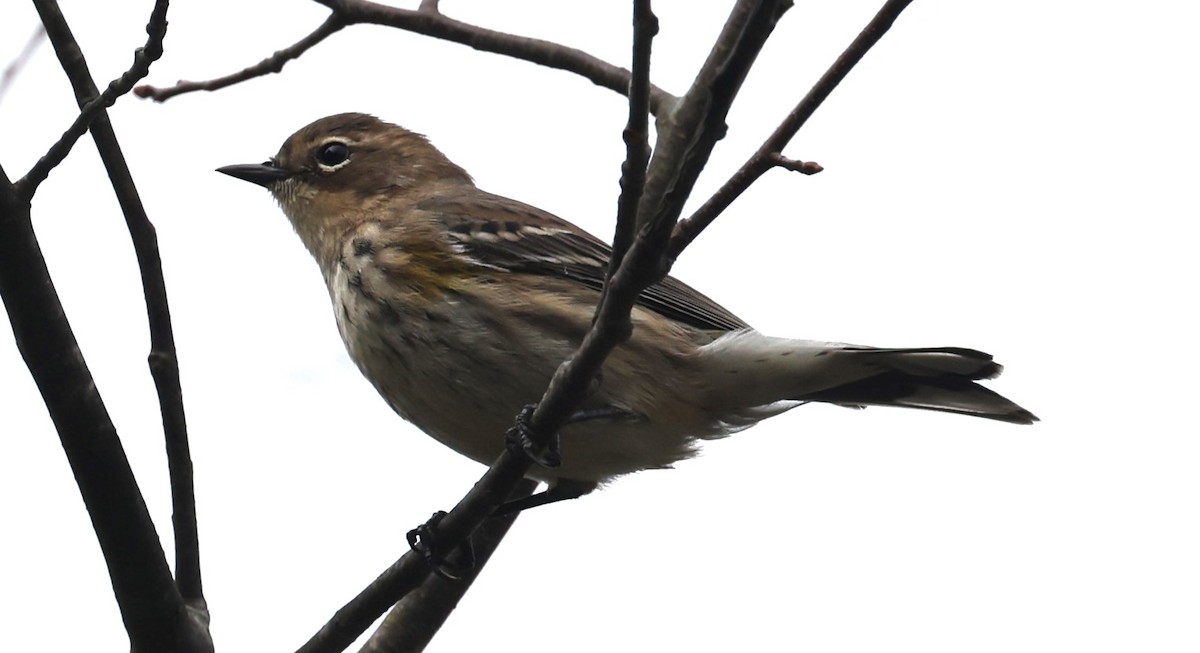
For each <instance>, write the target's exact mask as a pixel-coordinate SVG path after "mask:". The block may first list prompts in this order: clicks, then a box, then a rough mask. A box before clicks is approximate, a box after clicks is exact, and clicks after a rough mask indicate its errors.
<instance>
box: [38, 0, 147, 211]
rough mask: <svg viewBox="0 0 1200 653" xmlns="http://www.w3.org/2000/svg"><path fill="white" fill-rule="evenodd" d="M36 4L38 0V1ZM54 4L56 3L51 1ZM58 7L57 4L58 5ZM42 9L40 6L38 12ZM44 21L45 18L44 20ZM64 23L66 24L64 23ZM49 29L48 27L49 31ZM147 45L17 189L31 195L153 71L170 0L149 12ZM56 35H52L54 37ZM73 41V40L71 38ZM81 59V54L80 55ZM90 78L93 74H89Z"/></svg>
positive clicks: (69, 128) (81, 111)
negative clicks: (97, 122) (106, 112)
mask: <svg viewBox="0 0 1200 653" xmlns="http://www.w3.org/2000/svg"><path fill="white" fill-rule="evenodd" d="M35 4H36V2H35ZM50 4H53V3H50ZM56 10H57V7H56ZM40 11H41V8H40V5H39V12H40ZM43 24H45V20H44V19H43ZM64 25H65V23H64ZM48 30H49V28H47V31H48ZM146 34H147V35H148V38H147V39H146V44H145V45H144V46H142V47H140V48H138V49H137V50H136V51H134V54H133V65H132V66H130V68H129V70H127V71H125V73H124V74H123V75H121V76H120V77H118V78H117V79H114V80H113V81H112V82H110V83H109V85H108V88H106V89H104V92H103V93H99V94H96V95H95V96H94V97H93V98H91V99H90V100H89V101H88V102H87V104H85V105H83V106H82V107H81V108H80V112H79V115H78V116H77V117H76V118H75V122H73V123H71V126H70V127H68V128H67V131H66V132H64V133H63V135H62V137H60V138H59V139H58V142H57V143H55V144H54V145H53V146H51V147H50V150H49V151H47V152H46V155H45V156H43V157H42V158H41V159H39V160H38V162H37V163H35V164H34V166H33V168H31V169H30V170H29V172H28V173H26V174H25V177H24V178H22V179H21V180H20V181H18V182H17V183H16V187H17V192H19V193H21V195H22V196H23V197H25V198H27V199H28V198H32V197H33V194H34V192H35V191H37V187H38V185H39V184H41V183H42V182H43V181H45V179H46V176H47V175H49V174H50V171H51V170H53V169H54V168H55V167H56V166H58V164H60V163H62V161H63V159H65V158H67V154H69V153H70V152H71V148H72V147H74V146H75V142H76V141H78V140H79V137H80V136H83V134H84V132H86V131H87V130H88V126H89V125H91V123H92V120H94V119H95V118H96V116H98V115H100V113H101V112H103V111H104V110H105V109H107V108H108V107H111V106H112V105H113V103H114V102H116V101H117V98H119V97H121V96H122V95H125V94H126V93H128V92H129V89H131V88H133V85H134V84H136V83H137V81H138V80H139V79H141V78H143V77H145V76H146V74H147V73H149V72H150V64H152V63H154V62H155V61H157V60H158V58H159V57H161V56H162V52H163V50H162V42H163V38H164V37H165V36H166V35H167V2H166V0H159V2H156V3H155V5H154V11H153V12H152V13H151V14H150V22H149V24H147V25H146ZM53 36H54V35H53V34H51V38H52V39H53ZM72 41H73V39H72ZM79 58H80V59H81V60H82V55H81V56H80V57H79ZM88 79H89V80H90V79H91V77H90V76H89V77H88Z"/></svg>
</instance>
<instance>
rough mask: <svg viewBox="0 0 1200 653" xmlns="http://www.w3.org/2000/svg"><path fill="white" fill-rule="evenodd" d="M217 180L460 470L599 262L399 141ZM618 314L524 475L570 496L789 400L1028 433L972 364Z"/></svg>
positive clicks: (360, 125)
mask: <svg viewBox="0 0 1200 653" xmlns="http://www.w3.org/2000/svg"><path fill="white" fill-rule="evenodd" d="M220 171H221V172H224V173H226V174H229V175H232V176H234V177H237V178H239V179H243V180H246V181H250V182H253V183H256V184H259V185H261V186H265V187H266V188H267V189H269V190H270V191H271V194H272V195H274V196H275V198H276V199H277V200H278V201H279V204H280V205H281V206H282V207H283V212H284V213H286V214H287V217H288V219H290V220H291V222H292V225H293V226H294V227H295V228H296V232H297V233H298V234H299V235H300V239H301V240H302V241H303V242H304V245H305V247H307V248H308V251H309V252H311V253H312V255H313V257H314V258H316V259H317V264H318V265H319V266H320V267H321V272H322V274H324V276H325V283H326V284H327V285H328V287H329V295H330V297H331V299H332V300H333V310H334V314H335V315H336V317H337V324H338V329H339V331H340V332H341V334H342V339H343V340H344V341H345V343H346V349H347V350H349V352H350V357H351V358H353V359H354V362H355V363H357V364H358V367H359V369H361V370H362V372H363V374H365V375H366V377H367V378H368V379H369V380H370V381H371V383H372V384H374V386H375V388H376V389H377V390H379V393H380V394H381V395H383V398H384V399H386V400H387V402H388V403H389V404H390V405H391V406H392V408H393V409H395V411H396V412H397V413H399V414H400V415H401V416H402V417H404V418H405V419H407V420H409V421H411V422H413V423H414V424H416V425H417V426H418V427H420V428H421V429H422V430H423V431H425V432H426V433H428V434H429V435H431V436H433V437H434V438H436V439H437V440H439V441H440V442H442V443H443V444H445V445H447V446H449V447H450V448H452V449H454V450H455V451H457V452H459V453H461V454H463V455H465V456H467V457H469V458H472V459H474V460H477V461H479V462H482V463H484V464H487V463H490V462H491V461H492V460H494V459H495V457H496V456H497V455H498V454H499V452H500V450H501V448H502V447H503V446H504V437H503V434H504V433H505V431H506V429H507V428H508V427H509V426H510V425H511V424H512V420H513V416H514V415H515V414H516V413H517V412H518V410H520V409H521V407H522V406H524V405H527V404H529V403H531V402H535V401H537V400H538V399H539V398H540V397H541V395H542V392H543V391H544V390H545V388H546V385H547V384H548V383H549V381H550V377H551V376H552V375H553V374H554V371H555V369H556V368H557V367H558V365H559V363H561V362H562V361H563V359H565V358H566V357H567V356H569V355H570V354H571V353H572V352H573V351H574V350H575V348H576V347H577V346H578V345H579V343H580V341H581V340H582V338H583V335H584V334H585V333H586V332H587V330H588V328H589V326H590V324H591V320H592V312H593V310H594V308H595V305H596V303H597V301H598V299H599V295H600V288H601V284H602V282H603V279H604V273H605V270H606V266H607V263H608V258H609V248H608V246H607V245H605V244H604V243H603V242H601V241H600V240H598V239H597V238H595V237H594V236H592V235H591V234H588V233H586V232H584V231H583V230H581V229H580V228H578V227H576V226H575V225H573V224H571V223H569V222H566V221H564V220H562V219H560V218H558V217H555V216H553V215H551V214H549V213H546V212H545V211H542V210H540V209H537V208H534V207H532V206H529V205H527V204H522V203H521V202H517V201H514V200H510V199H507V198H504V197H499V196H497V195H492V194H491V193H487V192H484V191H482V190H479V189H478V188H476V187H475V185H474V183H473V182H472V181H471V177H470V176H468V175H467V173H466V172H465V171H464V170H463V169H462V168H460V167H458V166H457V165H455V164H454V163H452V162H451V161H450V160H449V159H447V158H446V157H445V156H444V155H443V154H442V153H441V152H439V151H438V150H437V149H436V148H434V147H433V145H431V144H430V143H429V141H427V140H426V139H425V138H424V137H423V136H421V135H419V134H415V133H413V132H410V131H408V130H406V129H403V128H401V127H398V126H396V125H392V124H389V123H386V122H383V121H381V120H379V119H377V118H374V117H372V116H368V115H364V114H359V113H345V114H339V115H335V116H329V117H327V118H322V119H320V120H318V121H316V122H314V123H312V124H310V125H308V126H307V127H304V128H303V129H301V130H300V131H298V132H296V133H295V134H293V135H292V136H291V137H290V138H288V139H287V141H286V142H285V143H284V144H283V147H282V148H281V149H280V150H279V153H278V154H276V155H275V157H274V158H272V159H271V160H269V161H267V162H265V163H262V164H253V165H235V166H228V167H225V168H221V169H220ZM632 317H633V323H634V330H633V335H632V337H630V339H629V340H628V341H626V342H625V343H623V344H621V345H620V346H618V347H617V348H616V349H615V350H614V351H613V352H612V354H611V355H610V356H609V358H608V360H607V361H606V362H605V364H604V367H603V369H602V371H601V374H600V376H599V377H598V379H597V381H596V383H595V384H594V389H593V391H592V393H591V395H590V396H589V398H588V399H587V401H586V402H585V403H584V405H583V407H582V408H581V409H580V412H579V414H578V415H577V417H576V418H574V419H573V420H572V422H571V423H569V424H568V425H567V426H565V427H564V428H563V429H562V432H561V447H562V464H561V465H560V466H558V467H555V468H543V467H534V468H532V470H531V472H530V476H531V477H533V478H536V479H539V480H543V481H548V482H550V483H551V484H552V485H553V484H560V483H561V484H563V485H571V486H573V487H574V488H575V491H576V492H578V493H583V492H586V491H588V490H590V489H592V488H595V487H596V486H597V485H598V484H599V483H603V482H605V481H607V480H610V479H612V478H614V477H616V476H620V475H622V474H628V473H630V472H636V471H638V470H642V469H650V468H660V467H668V466H670V465H671V464H672V463H674V462H676V461H679V460H682V459H684V458H688V457H690V456H692V455H693V454H694V453H695V451H696V445H697V442H698V441H699V440H704V439H711V438H718V437H721V436H724V435H727V434H729V433H731V432H734V431H737V430H740V429H743V428H746V427H748V426H751V425H753V424H754V423H756V422H758V421H759V420H761V419H764V418H767V417H771V416H773V415H778V414H779V413H782V412H784V411H786V410H789V409H791V408H793V407H796V406H798V405H800V404H803V403H806V402H809V401H824V402H829V403H834V404H840V405H844V406H854V407H861V406H867V405H886V406H907V407H912V408H925V409H930V410H938V411H945V412H950V413H961V414H964V415H974V416H977V417H987V418H991V419H997V420H1002V421H1006V422H1014V423H1018V424H1028V423H1031V422H1033V421H1035V420H1036V419H1037V418H1036V417H1034V416H1033V414H1032V413H1030V412H1029V411H1027V410H1025V409H1023V408H1021V407H1020V406H1018V405H1016V404H1014V403H1013V402H1011V401H1009V400H1008V399H1005V398H1004V397H1002V396H1000V395H998V394H996V393H994V392H992V391H991V390H988V389H986V388H984V387H982V386H980V385H979V384H977V383H975V381H976V380H979V379H986V378H991V377H993V376H995V375H997V374H999V373H1000V369H1001V368H1000V366H999V365H998V364H996V363H994V362H992V357H991V356H990V355H988V354H985V353H983V352H979V351H975V350H971V349H962V348H956V347H938V348H924V349H876V348H872V347H862V346H857V345H846V344H840V343H829V342H815V341H811V340H789V339H783V338H772V337H768V336H765V335H762V334H760V333H758V332H757V331H755V330H753V329H751V328H750V327H749V325H747V324H746V323H745V322H743V321H742V320H741V319H739V318H738V317H737V316H735V315H733V314H732V313H730V312H729V311H727V310H725V309H724V308H722V307H721V306H720V305H718V304H717V303H716V302H714V301H712V300H711V299H709V298H707V297H705V296H704V295H702V294H700V293H698V292H696V291H695V290H693V289H691V288H689V287H688V286H686V285H684V284H683V283H681V282H679V281H677V280H675V279H673V278H670V277H668V278H666V279H664V280H663V281H662V282H660V283H658V284H656V285H654V286H652V287H650V288H649V289H648V290H646V291H645V292H644V293H643V294H642V295H641V298H640V299H639V301H638V304H637V306H636V307H635V308H634V310H633V316H632Z"/></svg>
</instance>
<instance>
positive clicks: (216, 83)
mask: <svg viewBox="0 0 1200 653" xmlns="http://www.w3.org/2000/svg"><path fill="white" fill-rule="evenodd" d="M345 26H346V23H345V22H344V21H343V20H342V19H341V17H339V16H338V15H337V14H332V15H330V16H329V18H326V19H325V22H323V23H321V26H320V27H318V28H317V29H315V30H313V32H312V33H311V34H309V35H308V36H306V37H304V38H302V39H300V40H299V41H297V42H296V43H294V44H292V45H290V46H288V47H286V48H284V49H282V50H279V51H277V52H276V53H275V54H273V55H271V56H269V57H267V58H266V59H263V60H262V61H260V62H258V63H256V64H254V65H253V66H250V67H249V68H245V69H242V70H240V71H238V72H236V73H233V74H232V75H226V76H224V77H218V78H216V79H210V80H207V81H202V82H191V81H186V80H183V81H179V82H177V83H176V84H175V85H174V86H167V87H161V88H160V87H158V86H152V85H149V84H143V85H141V86H138V87H137V88H135V89H133V94H134V95H136V96H138V97H141V98H150V99H152V100H154V101H155V102H165V101H167V100H168V99H170V98H173V97H175V96H176V95H181V94H183V93H191V92H193V91H216V90H218V89H222V88H225V87H226V86H233V85H234V84H237V83H240V82H244V81H246V80H249V79H254V78H256V77H263V76H265V75H270V74H272V73H277V72H279V71H281V70H283V66H284V64H286V63H287V62H289V61H292V60H293V59H298V58H300V55H302V54H304V53H305V52H307V51H308V50H309V48H311V47H313V46H314V45H316V44H318V43H320V42H321V41H324V40H325V39H326V38H328V37H329V36H330V35H332V34H334V33H336V32H337V31H338V30H340V29H342V28H343V27H345Z"/></svg>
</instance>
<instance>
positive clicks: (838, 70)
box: [667, 0, 912, 260]
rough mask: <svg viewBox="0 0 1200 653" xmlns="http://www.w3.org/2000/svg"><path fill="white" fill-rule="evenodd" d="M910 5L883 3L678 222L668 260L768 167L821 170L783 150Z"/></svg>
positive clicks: (891, 0) (809, 171)
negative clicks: (782, 115) (705, 198)
mask: <svg viewBox="0 0 1200 653" xmlns="http://www.w3.org/2000/svg"><path fill="white" fill-rule="evenodd" d="M911 2H912V0H889V1H888V2H886V3H885V4H884V5H883V7H882V8H881V9H880V10H879V12H878V13H876V14H875V17H874V18H872V19H871V22H869V23H867V26H866V27H864V28H863V30H862V32H860V33H859V34H858V36H857V37H856V38H855V39H854V41H853V42H851V43H850V45H849V47H847V48H846V50H845V51H844V52H842V54H841V56H839V57H838V58H837V60H836V61H834V62H833V65H832V66H830V67H829V70H827V71H825V74H824V75H822V76H821V79H819V80H818V81H817V83H816V84H815V85H814V86H813V87H812V89H811V90H809V92H808V93H807V94H806V95H805V96H804V98H803V99H802V100H800V103H799V104H797V105H796V107H795V108H794V109H792V111H791V113H789V114H788V115H787V117H786V118H784V120H783V122H782V123H780V125H779V126H778V127H776V128H775V132H774V133H772V134H771V136H770V137H768V138H767V140H766V141H765V142H764V143H763V144H762V146H760V147H759V148H758V151H757V152H755V153H754V155H753V156H751V157H750V159H749V160H747V161H746V163H744V164H743V165H742V167H741V168H740V169H738V171H737V172H735V173H734V174H733V176H732V177H730V178H729V180H728V181H726V182H725V184H724V185H723V186H721V188H720V189H718V190H717V192H716V193H715V194H713V196H712V197H710V198H709V199H708V201H706V202H705V203H704V204H703V205H702V206H701V207H700V208H699V209H696V212H695V213H693V214H692V216H691V217H689V218H687V219H686V220H680V222H679V224H678V225H676V227H675V233H674V234H673V235H672V236H671V244H670V247H669V249H668V251H667V256H668V257H669V258H670V260H675V258H676V257H677V256H679V254H680V252H682V251H683V250H684V248H685V247H687V246H688V245H689V244H691V242H692V241H694V240H695V239H696V237H697V236H699V235H700V233H701V232H702V231H704V229H705V228H707V227H708V225H710V224H712V222H713V221H714V220H716V219H717V216H719V215H721V213H722V212H724V211H725V209H727V208H729V205H730V204H732V203H733V201H734V200H736V199H737V198H738V196H740V195H741V194H742V193H743V192H745V190H746V189H747V188H749V187H750V185H751V184H753V183H754V182H755V181H756V180H757V179H758V178H759V177H761V176H762V174H763V173H764V172H766V171H767V170H770V169H771V168H772V167H775V166H779V167H782V168H787V169H788V170H799V171H800V172H804V173H805V174H813V173H816V172H820V171H821V166H820V165H817V164H815V163H804V162H793V161H792V160H791V159H787V158H785V157H784V156H783V154H782V151H783V148H784V146H785V145H787V144H788V142H789V141H791V140H792V137H793V136H795V135H796V132H798V131H800V128H801V127H803V126H804V123H805V122H807V121H808V119H809V118H810V117H811V116H812V114H813V113H814V112H815V111H816V110H817V107H819V106H821V104H822V103H824V102H825V99H826V98H828V97H829V94H830V93H832V92H833V89H835V88H837V85H838V84H840V83H841V81H842V80H843V79H845V78H846V75H847V74H848V73H849V72H850V71H851V70H852V69H853V68H854V66H855V65H856V64H857V63H858V62H859V61H860V60H862V58H863V56H864V55H866V53H867V51H868V50H870V49H871V46H873V45H875V43H877V42H878V41H879V39H881V38H883V35H884V34H886V33H887V31H888V30H889V29H891V27H892V23H894V22H895V21H896V18H897V17H898V16H899V15H900V12H902V11H904V8H905V7H907V6H908V5H909V4H910V3H911Z"/></svg>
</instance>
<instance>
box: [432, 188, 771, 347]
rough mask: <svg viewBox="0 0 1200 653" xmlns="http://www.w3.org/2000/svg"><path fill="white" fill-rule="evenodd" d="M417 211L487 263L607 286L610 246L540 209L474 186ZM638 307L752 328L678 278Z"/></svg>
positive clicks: (706, 323)
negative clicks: (433, 217)
mask: <svg viewBox="0 0 1200 653" xmlns="http://www.w3.org/2000/svg"><path fill="white" fill-rule="evenodd" d="M417 208H418V209H423V210H426V211H429V212H430V213H431V214H433V215H436V216H437V217H438V219H440V220H441V221H443V223H444V225H445V227H446V229H447V230H448V231H449V232H450V233H451V234H452V235H453V236H454V238H455V239H456V240H457V241H458V242H459V244H461V245H462V246H463V247H464V248H465V250H466V253H468V254H470V255H471V256H473V257H474V258H475V259H477V260H478V261H479V262H481V263H483V264H485V265H490V266H494V267H498V268H503V269H505V270H511V271H513V272H522V273H527V274H541V275H548V276H555V277H560V278H564V279H570V280H571V281H574V282H577V283H579V284H582V285H584V286H587V287H589V288H593V289H596V290H599V289H600V288H601V287H602V286H603V285H604V274H605V272H606V271H607V269H608V261H609V258H610V256H611V254H612V250H611V248H609V246H608V245H606V244H604V242H603V241H601V240H600V239H598V238H596V237H595V236H593V235H591V234H589V233H588V232H586V231H584V230H582V229H580V228H579V227H576V226H575V225H573V224H571V223H569V222H567V221H566V220H563V219H562V218H559V217H557V216H554V215H551V214H550V213H547V212H545V211H542V210H541V209H538V208H535V207H532V206H529V205H527V204H523V203H521V202H517V201H516V200H510V199H508V198H505V197H500V196H499V195H492V194H490V193H486V192H483V191H480V190H477V189H474V188H472V189H471V190H470V192H465V193H462V194H452V193H447V194H439V195H437V196H435V197H430V198H428V199H426V200H424V201H422V202H421V203H420V204H418V205H417ZM638 304H640V305H641V306H643V307H645V308H648V309H650V310H652V311H654V312H656V313H659V314H660V315H663V316H665V317H668V318H670V319H673V320H677V321H679V322H683V323H685V324H688V325H690V326H693V327H696V328H699V329H705V330H714V331H733V330H736V329H744V328H747V327H748V325H747V324H746V323H745V322H744V321H742V320H741V319H740V318H738V317H737V316H736V315H734V314H733V313H730V312H729V311H728V310H726V309H725V308H724V307H722V306H721V305H720V304H718V303H716V302H714V301H713V300H711V299H709V298H708V297H705V296H704V295H702V294H701V293H699V292H697V291H696V290H694V289H693V288H691V287H690V286H688V285H687V284H685V283H683V282H682V281H679V280H677V279H675V278H673V277H667V278H665V279H663V280H662V281H660V282H658V283H656V284H654V285H652V286H650V287H649V288H647V289H646V290H645V291H643V292H642V294H641V296H640V297H639V298H638Z"/></svg>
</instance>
